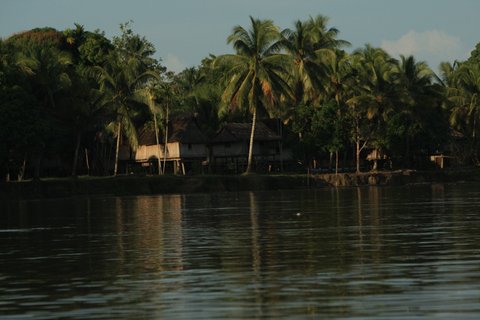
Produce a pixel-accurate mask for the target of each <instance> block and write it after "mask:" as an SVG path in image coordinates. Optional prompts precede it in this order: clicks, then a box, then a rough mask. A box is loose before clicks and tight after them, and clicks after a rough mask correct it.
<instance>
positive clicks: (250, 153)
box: [245, 108, 257, 174]
mask: <svg viewBox="0 0 480 320" xmlns="http://www.w3.org/2000/svg"><path fill="white" fill-rule="evenodd" d="M256 122H257V108H253V119H252V131H251V132H250V143H249V146H248V161H247V170H245V174H249V173H250V172H251V171H252V159H253V141H254V136H255V126H256Z"/></svg>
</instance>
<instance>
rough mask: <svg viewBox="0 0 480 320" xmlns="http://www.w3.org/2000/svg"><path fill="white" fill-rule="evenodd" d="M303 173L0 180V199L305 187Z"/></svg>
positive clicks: (307, 181) (305, 177)
mask: <svg viewBox="0 0 480 320" xmlns="http://www.w3.org/2000/svg"><path fill="white" fill-rule="evenodd" d="M312 181H313V180H312V179H310V181H309V179H307V176H306V175H256V174H253V175H248V176H243V175H238V176H237V175H222V176H216V175H198V176H175V175H165V176H136V175H130V176H117V177H78V178H63V179H44V180H43V179H42V180H38V181H22V182H9V183H5V182H4V183H0V200H1V199H37V198H40V199H42V198H57V197H69V196H78V195H87V196H90V195H114V196H126V195H141V194H147V195H148V194H178V193H199V192H204V193H210V192H226V191H247V190H278V189H295V188H306V187H308V186H309V183H310V182H312Z"/></svg>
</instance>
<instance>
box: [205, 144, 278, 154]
mask: <svg viewBox="0 0 480 320" xmlns="http://www.w3.org/2000/svg"><path fill="white" fill-rule="evenodd" d="M277 146H278V143H277V142H263V143H260V142H257V143H254V144H253V156H256V157H258V156H278V155H279V152H278V150H277ZM212 149H213V155H214V157H247V156H248V143H241V142H232V143H221V144H216V145H213V147H212Z"/></svg>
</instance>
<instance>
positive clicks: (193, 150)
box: [180, 143, 208, 158]
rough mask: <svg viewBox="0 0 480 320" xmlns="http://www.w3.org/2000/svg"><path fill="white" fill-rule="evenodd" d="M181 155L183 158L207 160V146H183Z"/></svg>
mask: <svg viewBox="0 0 480 320" xmlns="http://www.w3.org/2000/svg"><path fill="white" fill-rule="evenodd" d="M180 155H181V156H182V158H207V155H208V150H207V146H206V145H204V144H199V143H190V144H188V143H187V144H181V145H180Z"/></svg>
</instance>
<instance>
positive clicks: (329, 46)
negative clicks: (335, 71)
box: [282, 15, 350, 104]
mask: <svg viewBox="0 0 480 320" xmlns="http://www.w3.org/2000/svg"><path fill="white" fill-rule="evenodd" d="M327 24H328V17H325V16H322V15H318V16H317V17H315V18H313V17H310V19H309V20H307V21H305V22H303V21H300V20H297V21H296V22H295V28H294V29H293V30H291V29H285V30H284V31H282V37H283V40H282V45H283V47H284V48H285V50H286V51H287V53H288V54H289V55H290V57H291V59H292V61H293V64H292V67H293V70H292V88H293V89H294V97H295V102H296V104H298V103H301V102H304V103H307V102H308V101H307V100H309V101H312V100H315V99H316V98H317V97H318V95H319V90H320V89H321V87H322V78H324V76H325V75H326V70H325V61H324V59H325V58H327V59H328V58H332V57H334V56H335V50H336V49H338V48H340V47H342V46H347V45H349V44H350V43H349V42H347V41H345V40H339V39H337V36H338V33H339V31H338V29H336V28H333V27H332V28H327Z"/></svg>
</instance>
